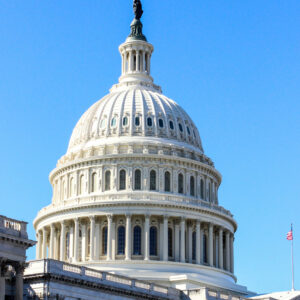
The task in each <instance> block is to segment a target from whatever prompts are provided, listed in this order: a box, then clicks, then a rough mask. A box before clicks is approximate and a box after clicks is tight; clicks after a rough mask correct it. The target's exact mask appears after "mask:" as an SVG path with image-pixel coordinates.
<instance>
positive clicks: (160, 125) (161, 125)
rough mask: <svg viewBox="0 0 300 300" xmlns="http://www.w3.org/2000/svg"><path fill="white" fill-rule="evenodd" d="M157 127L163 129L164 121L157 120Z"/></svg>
mask: <svg viewBox="0 0 300 300" xmlns="http://www.w3.org/2000/svg"><path fill="white" fill-rule="evenodd" d="M158 125H159V127H160V128H163V127H164V120H163V119H158Z"/></svg>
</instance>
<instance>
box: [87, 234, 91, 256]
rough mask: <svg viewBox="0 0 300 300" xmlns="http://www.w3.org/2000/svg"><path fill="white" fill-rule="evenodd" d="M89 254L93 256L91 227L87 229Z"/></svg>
mask: <svg viewBox="0 0 300 300" xmlns="http://www.w3.org/2000/svg"><path fill="white" fill-rule="evenodd" d="M87 256H91V229H90V228H89V229H88V230H87Z"/></svg>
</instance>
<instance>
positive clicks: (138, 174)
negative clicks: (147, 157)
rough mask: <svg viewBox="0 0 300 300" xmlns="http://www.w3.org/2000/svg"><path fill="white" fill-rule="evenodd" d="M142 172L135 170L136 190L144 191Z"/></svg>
mask: <svg viewBox="0 0 300 300" xmlns="http://www.w3.org/2000/svg"><path fill="white" fill-rule="evenodd" d="M141 181H142V172H141V170H135V172H134V189H135V190H141V189H142V184H141Z"/></svg>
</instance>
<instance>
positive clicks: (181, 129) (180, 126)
mask: <svg viewBox="0 0 300 300" xmlns="http://www.w3.org/2000/svg"><path fill="white" fill-rule="evenodd" d="M178 126H179V130H180V131H181V132H183V128H182V125H181V123H179V124H178Z"/></svg>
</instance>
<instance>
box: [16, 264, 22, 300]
mask: <svg viewBox="0 0 300 300" xmlns="http://www.w3.org/2000/svg"><path fill="white" fill-rule="evenodd" d="M15 269H16V283H15V285H16V295H15V299H16V300H23V292H24V290H23V273H24V266H23V265H22V264H20V265H18V266H17V267H16V268H15Z"/></svg>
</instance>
